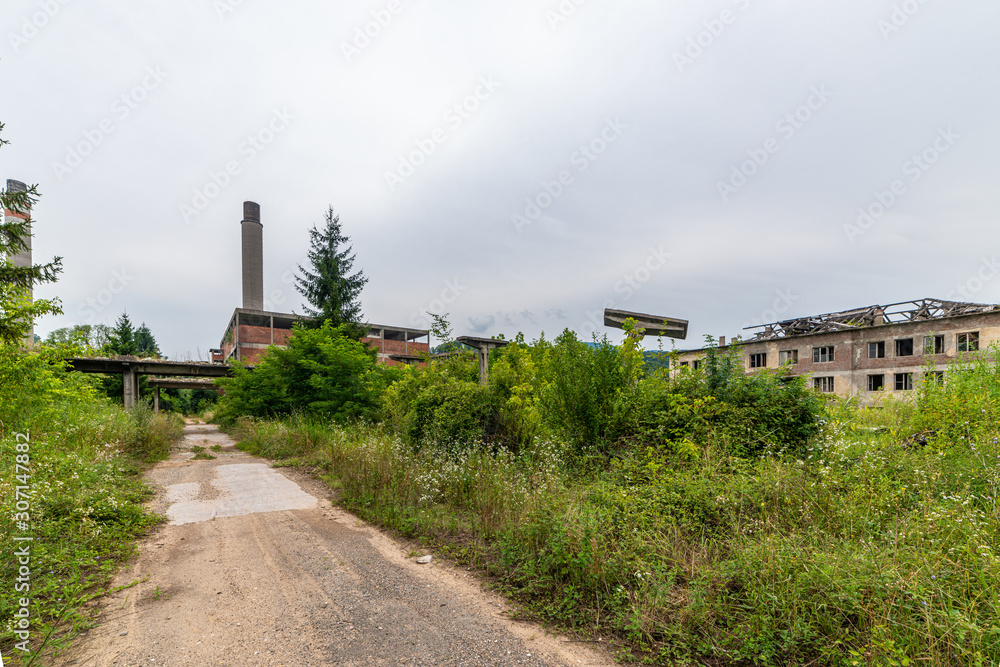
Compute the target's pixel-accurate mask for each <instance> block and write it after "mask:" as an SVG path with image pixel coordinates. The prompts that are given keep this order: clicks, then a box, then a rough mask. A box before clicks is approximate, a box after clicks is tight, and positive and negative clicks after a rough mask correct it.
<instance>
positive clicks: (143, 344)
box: [133, 322, 160, 359]
mask: <svg viewBox="0 0 1000 667" xmlns="http://www.w3.org/2000/svg"><path fill="white" fill-rule="evenodd" d="M133 339H134V340H135V353H136V355H138V356H140V357H153V358H156V359H159V358H160V346H159V345H157V344H156V338H154V337H153V332H152V331H150V330H149V327H147V326H146V323H145V322H143V323H142V325H140V326H139V328H138V329H136V330H135V335H134V336H133Z"/></svg>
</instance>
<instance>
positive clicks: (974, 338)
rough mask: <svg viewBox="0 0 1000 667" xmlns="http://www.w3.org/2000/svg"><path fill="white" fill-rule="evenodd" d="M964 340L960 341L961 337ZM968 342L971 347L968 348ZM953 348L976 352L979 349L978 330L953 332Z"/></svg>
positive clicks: (960, 350)
mask: <svg viewBox="0 0 1000 667" xmlns="http://www.w3.org/2000/svg"><path fill="white" fill-rule="evenodd" d="M963 337H964V338H965V341H964V342H963V341H962V338H963ZM970 343H971V344H972V348H971V349H969V345H970ZM955 349H956V350H957V351H959V352H978V351H979V332H978V331H963V332H962V333H957V334H955Z"/></svg>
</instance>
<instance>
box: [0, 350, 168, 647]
mask: <svg viewBox="0 0 1000 667" xmlns="http://www.w3.org/2000/svg"><path fill="white" fill-rule="evenodd" d="M60 354H61V351H60V350H56V349H50V348H39V349H37V350H36V351H33V352H24V351H22V350H18V349H16V348H12V347H9V346H0V551H2V552H3V553H5V554H13V553H14V552H15V549H17V548H19V547H22V546H24V544H25V542H15V537H17V536H24V535H30V536H31V537H32V538H33V539H32V540H31V542H30V553H31V575H32V576H31V582H30V584H31V589H30V590H29V591H17V590H16V588H15V581H16V578H17V576H18V574H17V562H16V560H15V559H14V558H3V559H0V618H3V619H7V620H9V619H11V618H13V614H14V613H15V610H16V608H17V607H18V606H19V604H18V603H19V601H20V599H21V598H30V618H31V627H30V634H31V636H30V640H29V642H28V647H29V648H30V649H31V652H30V653H27V654H25V653H23V652H21V651H20V650H14V649H13V646H14V644H15V643H19V642H20V639H19V638H18V637H17V636H16V635H15V634H14V628H13V626H12V624H10V623H8V622H5V623H4V624H3V625H0V653H2V654H3V656H4V659H5V661H6V662H5V664H7V662H10V663H11V664H14V665H18V664H26V662H27V661H29V660H32V659H33V658H32V656H33V655H34V654H35V653H37V652H38V651H39V650H43V652H47V651H50V650H52V649H53V648H58V647H61V646H64V645H65V644H66V643H67V642H69V641H70V640H71V639H72V637H73V636H74V635H75V634H76V632H79V631H80V630H82V629H85V628H88V627H92V626H93V624H94V619H93V614H94V613H95V611H96V608H95V607H94V606H93V605H91V604H88V603H89V602H90V601H91V600H92V599H93V598H95V597H97V596H99V595H101V594H102V593H103V592H104V591H106V590H107V586H108V584H109V583H110V581H111V578H112V577H113V576H114V574H115V573H116V571H117V570H118V568H119V567H120V565H121V564H122V563H124V562H125V561H126V560H127V559H128V558H130V557H131V556H132V555H133V554H134V552H135V544H136V540H137V539H138V538H139V537H141V536H142V535H143V534H144V533H145V532H146V531H147V530H148V528H149V527H150V526H152V525H154V524H156V523H158V522H159V521H160V520H161V519H160V517H157V516H155V515H153V514H151V513H149V512H147V511H146V510H145V508H144V507H143V503H144V501H145V500H147V499H148V497H149V495H150V493H151V491H150V489H149V488H148V487H147V486H146V484H145V483H143V481H142V478H141V472H142V466H141V464H142V462H144V461H149V460H153V459H158V458H162V457H163V456H164V455H165V453H166V451H167V450H168V449H169V446H170V444H171V443H172V441H173V440H174V439H175V438H176V437H178V436H179V434H180V427H179V423H178V421H179V420H178V418H176V417H173V418H171V417H167V416H164V415H154V414H153V413H152V412H151V411H150V410H149V408H148V407H145V406H139V407H137V408H136V409H134V410H132V411H131V412H125V411H124V410H123V409H122V408H121V407H120V406H117V405H114V404H113V403H112V402H111V401H110V400H109V399H108V398H107V397H106V396H104V395H103V394H102V392H100V391H99V389H98V387H97V384H96V382H95V378H93V377H91V376H86V375H83V374H81V373H71V372H68V371H66V370H65V368H64V367H63V364H62V363H61V362H60V360H59V357H60ZM18 456H24V457H27V459H21V460H20V461H19V460H18V459H17V457H18ZM17 464H21V465H22V466H27V468H28V471H29V472H28V473H27V476H24V475H25V472H24V469H23V468H22V469H18V468H17ZM19 476H20V477H19ZM15 486H28V487H29V491H28V494H29V495H28V498H29V500H28V503H29V507H28V509H27V511H25V510H24V508H23V497H18V495H17V494H15V489H14V487H15ZM18 501H21V502H22V507H20V508H19V507H18V506H17V503H18ZM34 664H40V663H39V662H37V661H36V662H35V663H34Z"/></svg>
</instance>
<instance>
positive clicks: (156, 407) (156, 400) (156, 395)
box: [153, 387, 160, 412]
mask: <svg viewBox="0 0 1000 667" xmlns="http://www.w3.org/2000/svg"><path fill="white" fill-rule="evenodd" d="M159 411H160V388H159V387H156V388H155V389H153V412H159Z"/></svg>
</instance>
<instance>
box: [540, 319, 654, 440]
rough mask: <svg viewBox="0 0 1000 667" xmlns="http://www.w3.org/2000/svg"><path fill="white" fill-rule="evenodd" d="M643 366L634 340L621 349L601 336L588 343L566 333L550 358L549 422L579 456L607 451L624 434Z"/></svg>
mask: <svg viewBox="0 0 1000 667" xmlns="http://www.w3.org/2000/svg"><path fill="white" fill-rule="evenodd" d="M641 366H642V359H641V356H637V355H635V354H634V347H633V345H632V343H630V342H629V341H626V344H625V345H624V346H623V347H622V348H618V347H616V346H614V345H612V344H611V343H610V342H609V341H608V339H607V336H605V337H604V338H602V339H601V340H597V339H596V336H595V341H594V343H593V344H587V343H584V342H583V341H581V340H579V339H578V338H577V337H576V334H575V333H573V332H572V331H570V330H569V329H567V330H565V331H563V333H562V334H560V336H559V337H558V338H556V339H555V342H554V344H553V345H552V347H551V349H549V350H548V354H546V355H545V359H544V368H543V371H542V373H543V377H544V380H545V387H544V390H543V391H542V395H541V402H542V407H543V416H544V419H545V420H546V421H547V422H548V423H549V425H550V426H552V427H553V428H555V429H556V430H557V431H559V432H560V433H561V434H562V435H563V436H564V437H565V438H566V439H567V440H568V441H569V442H570V443H572V444H573V446H574V447H575V448H576V449H577V450H578V451H581V452H582V451H587V450H598V451H607V450H608V449H609V447H610V445H611V443H613V442H614V441H615V440H617V439H618V438H619V437H620V436H621V435H623V428H624V425H625V423H626V421H627V420H628V418H629V416H630V413H631V410H632V409H633V401H634V398H635V392H636V389H637V388H638V384H637V380H638V375H639V373H640V370H641Z"/></svg>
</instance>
